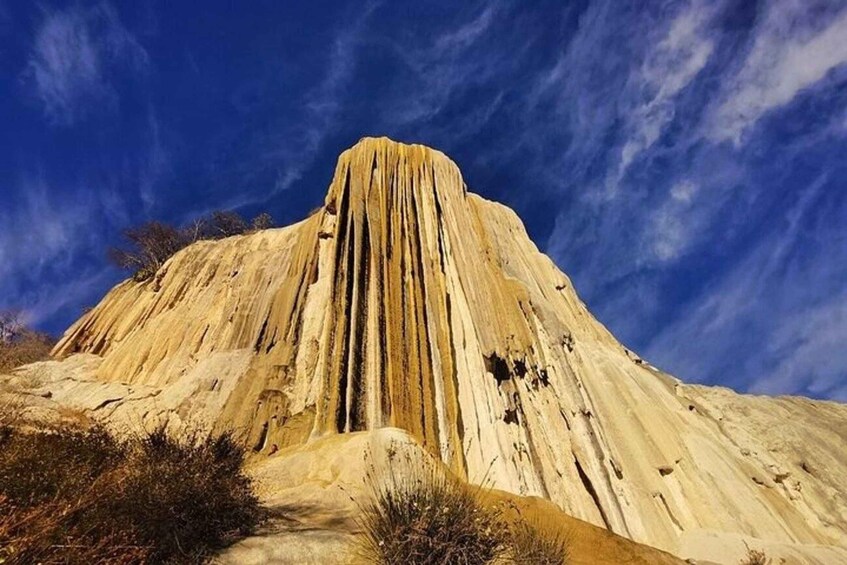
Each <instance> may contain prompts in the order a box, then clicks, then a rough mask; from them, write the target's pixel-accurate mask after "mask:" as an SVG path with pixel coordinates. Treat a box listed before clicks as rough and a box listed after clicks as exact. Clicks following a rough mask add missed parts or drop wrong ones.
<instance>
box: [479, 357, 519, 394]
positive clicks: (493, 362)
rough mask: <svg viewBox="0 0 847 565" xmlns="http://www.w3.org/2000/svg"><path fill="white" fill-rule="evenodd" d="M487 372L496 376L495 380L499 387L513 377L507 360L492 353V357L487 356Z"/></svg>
mask: <svg viewBox="0 0 847 565" xmlns="http://www.w3.org/2000/svg"><path fill="white" fill-rule="evenodd" d="M484 359H485V370H486V371H488V372H489V373H491V374H492V375H494V379H495V380H496V381H497V385H498V386H499V385H500V384H501V383H503V382H504V381H508V380H509V379H510V378H511V377H512V375H511V373H510V372H509V365H508V364H507V363H506V360H505V359H503V358H502V357H500V356H499V355H497V354H496V353H492V354H491V355H485V356H484Z"/></svg>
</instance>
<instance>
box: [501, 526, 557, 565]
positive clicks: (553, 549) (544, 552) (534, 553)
mask: <svg viewBox="0 0 847 565" xmlns="http://www.w3.org/2000/svg"><path fill="white" fill-rule="evenodd" d="M510 534H511V538H510V541H509V557H510V561H512V562H514V563H532V564H533V565H566V564H567V562H568V556H569V550H568V536H567V535H566V534H565V533H564V532H563V531H560V530H557V531H554V532H550V531H549V530H548V529H545V528H544V527H543V526H542V525H541V524H535V523H531V522H527V521H524V520H519V521H517V522H515V523H513V524H512V525H511V528H510Z"/></svg>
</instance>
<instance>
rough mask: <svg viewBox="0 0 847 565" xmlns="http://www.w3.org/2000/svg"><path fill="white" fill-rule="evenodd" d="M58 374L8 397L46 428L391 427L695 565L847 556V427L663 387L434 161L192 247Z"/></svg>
mask: <svg viewBox="0 0 847 565" xmlns="http://www.w3.org/2000/svg"><path fill="white" fill-rule="evenodd" d="M55 353H56V354H57V355H58V356H59V357H60V358H63V360H62V361H56V362H48V363H40V364H35V365H31V366H28V367H26V368H24V369H22V370H19V371H18V372H16V373H15V375H13V376H10V377H4V379H5V380H4V387H5V388H6V389H7V390H8V389H10V388H12V389H15V388H16V387H17V388H24V389H27V391H28V392H30V393H32V395H31V396H30V398H35V399H38V400H37V402H35V401H33V404H32V410H34V411H39V410H40V411H42V412H43V413H45V414H46V413H48V412H50V411H51V410H58V409H59V407H61V409H62V410H66V409H68V408H72V409H77V410H82V411H84V412H85V413H86V414H88V415H93V416H95V417H102V418H104V419H105V420H106V421H108V422H109V423H110V425H113V426H115V427H117V428H124V429H139V428H142V427H146V428H150V427H153V426H156V425H160V424H167V425H169V426H177V427H178V426H182V425H190V426H195V427H196V426H199V427H213V428H215V429H218V430H223V429H236V430H239V431H241V432H243V433H244V434H245V435H246V437H247V438H248V441H249V445H250V446H251V448H252V449H253V450H255V451H256V452H257V453H261V454H272V453H274V452H276V451H278V450H280V449H282V448H284V447H286V446H289V445H294V444H301V443H305V442H308V441H309V440H310V439H313V438H317V437H321V436H326V435H328V434H339V433H345V432H353V431H359V430H366V429H373V428H380V427H386V426H392V427H398V428H403V429H405V430H407V431H408V432H409V433H410V434H411V435H412V436H413V437H415V438H417V439H418V441H420V442H421V444H422V445H423V446H424V447H425V448H426V449H427V450H429V452H430V453H432V454H433V455H436V456H438V457H440V458H441V459H442V460H443V461H445V462H446V463H447V464H448V465H449V466H450V467H451V468H452V469H453V470H454V471H455V472H456V473H457V474H459V475H461V476H463V477H465V478H467V479H468V480H469V481H471V482H486V483H487V484H490V485H491V486H493V487H496V488H499V489H503V490H507V491H511V492H514V493H518V494H527V495H537V496H540V497H544V498H547V499H549V500H551V501H553V502H554V503H555V504H557V505H558V506H560V507H561V508H562V509H564V510H565V511H566V512H567V513H569V514H571V515H573V516H575V517H578V518H582V519H584V520H587V521H589V522H593V523H595V524H598V525H601V526H605V527H606V528H608V529H610V530H612V531H614V532H616V533H619V534H622V535H624V536H627V537H630V538H632V539H635V540H637V541H641V542H645V543H648V544H651V545H654V546H657V547H660V548H663V549H667V550H669V551H671V552H674V553H677V554H680V555H682V554H685V556H697V555H698V554H703V556H704V557H708V556H709V551H710V550H709V548H710V547H711V548H712V549H714V548H713V546H714V545H715V544H720V543H722V542H720V541H715V540H716V539H723V538H721V537H720V536H725V535H726V534H737V536H736V538H737V539H739V540H740V539H742V538H741V536H748V537H755V538H759V539H761V540H767V542H768V543H770V544H774V547H776V546H777V545H779V544H782V546H784V547H789V546H791V545H792V544H794V545H796V544H817V545H834V546H842V547H844V546H847V493H845V486H844V485H845V484H847V407H845V406H843V405H838V404H835V403H827V402H815V401H811V400H807V399H803V398H766V397H753V396H744V395H738V394H735V393H733V392H731V391H729V390H726V389H719V388H709V387H700V386H687V385H684V384H682V383H680V382H679V381H678V380H676V379H674V378H673V377H670V376H669V375H666V374H664V373H662V372H660V371H658V370H657V369H655V368H654V367H652V366H651V365H649V364H648V363H646V362H644V361H642V360H641V359H640V358H638V357H637V356H636V355H634V354H633V353H631V352H629V351H627V350H626V349H624V347H623V346H622V345H621V344H620V343H618V342H617V340H616V339H615V338H614V337H613V336H612V335H611V334H610V333H609V332H608V331H607V330H606V329H605V328H604V327H603V326H602V325H601V324H600V323H598V322H597V320H595V319H594V317H593V316H592V315H591V314H590V313H589V312H588V310H587V309H586V307H585V305H584V304H583V303H582V302H581V301H580V300H579V298H578V296H577V295H576V293H575V291H574V289H573V287H572V285H571V283H570V280H569V279H568V277H567V276H565V275H564V274H563V273H562V272H561V271H559V270H558V269H557V268H556V266H555V265H554V264H553V263H552V262H551V261H550V259H549V258H547V257H546V256H545V255H543V254H542V253H540V252H539V251H538V249H537V248H536V246H535V245H534V244H533V243H532V242H531V241H530V239H529V237H528V236H527V234H526V231H525V229H524V227H523V225H522V223H521V221H520V219H519V218H518V217H517V216H516V215H515V214H514V212H512V211H511V210H509V209H508V208H506V207H504V206H502V205H500V204H496V203H493V202H489V201H487V200H485V199H483V198H481V197H479V196H476V195H474V194H471V193H469V192H468V190H467V187H466V186H465V184H464V181H463V180H462V176H461V173H460V172H459V169H458V168H457V167H456V165H455V164H454V163H453V162H452V161H451V160H450V159H448V158H447V157H446V156H445V155H443V154H442V153H440V152H438V151H435V150H432V149H429V148H427V147H423V146H420V145H404V144H400V143H395V142H393V141H391V140H388V139H385V138H381V139H370V138H368V139H363V140H362V141H360V142H359V143H358V144H356V145H355V146H354V147H353V148H351V149H349V150H348V151H346V152H344V153H343V154H342V155H341V157H340V158H339V161H338V165H337V167H336V171H335V176H334V178H333V180H332V183H331V185H330V187H329V191H328V194H327V196H326V200H325V203H324V206H323V207H322V208H321V209H320V210H318V211H317V212H315V213H314V214H313V215H311V216H310V217H309V218H307V219H306V220H304V221H302V222H300V223H298V224H295V225H292V226H289V227H286V228H283V229H276V230H266V231H262V232H259V233H255V234H251V235H244V236H236V237H231V238H227V239H224V240H220V241H215V242H211V241H204V242H198V243H195V244H194V245H192V246H190V247H188V248H187V249H185V250H183V251H181V252H179V253H178V254H177V255H175V256H174V257H173V258H172V259H171V260H169V261H168V262H167V263H166V264H165V266H164V267H163V268H162V269H161V270H160V271H159V272H158V273H157V274H156V276H155V278H154V279H152V280H151V281H149V282H146V283H136V282H132V281H127V282H124V283H122V284H120V285H118V286H117V287H115V288H114V289H113V290H112V291H111V292H110V293H109V294H108V295H107V296H106V297H105V298H104V299H103V301H102V302H101V303H100V304H99V305H98V306H97V307H96V308H94V309H93V310H92V311H90V312H89V313H87V314H86V315H85V316H84V317H83V318H82V319H80V320H79V321H78V322H77V323H76V324H74V325H73V326H72V327H71V328H70V329H69V330H68V331H67V333H66V334H65V336H64V338H63V339H62V340H61V342H60V343H59V344H58V345H57V347H56V350H55ZM48 392H49V393H50V394H49V395H48V394H47V393H48ZM47 396H49V398H46V397H47ZM715 536H717V538H716V537H715ZM726 539H729V537H727V538H726ZM786 551H787V550H786ZM792 551H793V550H792ZM809 551H812V550H811V549H810V550H809ZM815 551H825V552H835V553H831V555H836V556H838V557H839V559H840V558H845V559H847V552H842V550H839V549H826V548H823V549H820V548H819V549H816V550H815ZM806 555H811V553H808V554H806ZM821 555H824V556H825V557H826V558H825V559H824V558H821V559H823V560H822V561H821V562H827V559H829V557H831V555H830V553H823V554H821ZM810 559H811V558H810Z"/></svg>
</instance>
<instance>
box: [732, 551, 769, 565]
mask: <svg viewBox="0 0 847 565" xmlns="http://www.w3.org/2000/svg"><path fill="white" fill-rule="evenodd" d="M739 564H740V565H770V564H771V560H770V559H769V558H768V556H767V554H765V552H764V551H762V550H760V549H750V548H749V547H748V548H747V555H745V556H744V557H743V558H742V559H741V561H739Z"/></svg>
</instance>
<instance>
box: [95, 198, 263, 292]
mask: <svg viewBox="0 0 847 565" xmlns="http://www.w3.org/2000/svg"><path fill="white" fill-rule="evenodd" d="M273 226H274V223H273V219H272V218H271V216H270V214H267V213H262V214H259V215H258V216H256V217H255V218H253V220H252V221H251V222H250V223H249V224H248V223H247V221H246V220H245V219H244V218H242V217H241V216H240V215H238V214H237V213H235V212H231V211H227V212H222V211H217V212H212V213H211V214H209V215H208V216H204V217H202V218H199V219H197V220H194V221H193V222H192V223H191V224H190V225H189V226H187V227H184V228H176V227H174V226H171V225H168V224H165V223H162V222H156V221H153V222H147V223H145V224H142V225H140V226H138V227H135V228H127V229H125V230H124V231H123V236H124V239H125V240H126V241H127V243H128V248H117V247H113V248H111V249H109V252H108V256H109V260H110V261H111V262H112V263H114V264H115V265H117V266H118V267H120V268H122V269H127V270H130V271H132V273H133V275H132V276H133V278H134V279H135V280H137V281H143V280H147V279H149V278H150V277H152V276H153V275H154V274H155V273H156V271H158V270H159V268H160V267H161V266H162V265H163V264H164V263H165V261H167V260H168V259H169V258H170V257H171V256H172V255H173V254H174V253H176V252H177V251H179V250H180V249H182V248H184V247H187V246H189V245H191V244H192V243H194V242H195V241H201V240H208V239H223V238H225V237H230V236H233V235H241V234H245V233H250V232H254V231H260V230H265V229H269V228H272V227H273Z"/></svg>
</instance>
